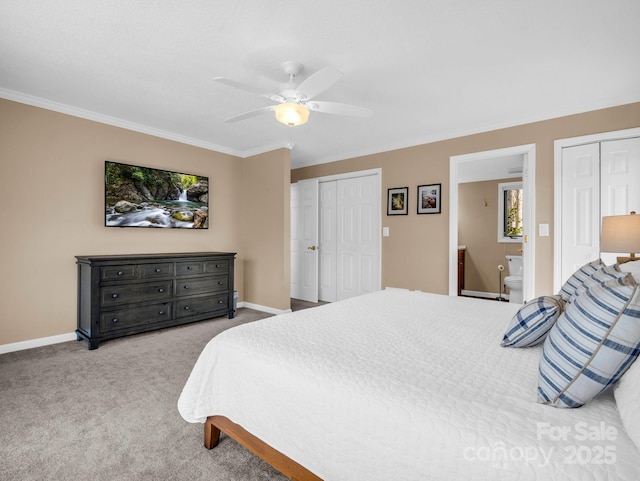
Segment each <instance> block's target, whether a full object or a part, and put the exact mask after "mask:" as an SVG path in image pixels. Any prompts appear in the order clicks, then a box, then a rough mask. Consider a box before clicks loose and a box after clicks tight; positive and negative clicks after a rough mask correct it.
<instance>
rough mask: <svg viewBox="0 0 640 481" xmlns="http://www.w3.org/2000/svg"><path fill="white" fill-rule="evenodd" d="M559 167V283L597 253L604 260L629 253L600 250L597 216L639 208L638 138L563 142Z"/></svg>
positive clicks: (613, 261) (638, 209)
mask: <svg viewBox="0 0 640 481" xmlns="http://www.w3.org/2000/svg"><path fill="white" fill-rule="evenodd" d="M561 172H562V197H561V198H562V219H563V221H562V228H561V242H562V244H561V251H562V253H561V269H562V270H561V278H560V283H563V282H565V281H566V280H567V279H568V278H569V276H570V275H571V274H572V273H573V272H574V271H575V270H576V269H577V268H579V267H580V266H582V265H584V264H585V263H587V262H589V261H592V260H594V259H597V258H598V257H601V258H602V260H603V262H604V263H605V264H607V265H609V264H614V263H615V262H616V256H619V255H628V253H605V252H602V253H601V252H600V224H601V221H600V219H601V218H602V217H603V216H608V215H625V214H628V213H629V212H631V211H632V210H635V211H636V212H640V138H638V137H636V138H629V139H622V140H611V141H604V142H594V143H590V144H585V145H578V146H574V147H566V148H564V149H563V151H562V166H561Z"/></svg>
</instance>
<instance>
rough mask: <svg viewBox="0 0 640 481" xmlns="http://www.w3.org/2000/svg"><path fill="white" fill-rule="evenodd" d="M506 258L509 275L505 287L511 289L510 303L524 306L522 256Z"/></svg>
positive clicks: (505, 279)
mask: <svg viewBox="0 0 640 481" xmlns="http://www.w3.org/2000/svg"><path fill="white" fill-rule="evenodd" d="M506 258H507V261H508V264H507V265H508V268H509V275H507V277H505V278H504V285H505V286H507V287H508V288H509V302H516V303H518V304H522V303H523V299H522V297H523V295H522V272H523V268H522V256H506Z"/></svg>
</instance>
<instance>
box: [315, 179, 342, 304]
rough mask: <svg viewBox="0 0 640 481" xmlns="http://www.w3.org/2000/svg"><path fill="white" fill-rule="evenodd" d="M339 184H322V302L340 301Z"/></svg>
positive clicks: (320, 248) (320, 267)
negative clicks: (338, 288)
mask: <svg viewBox="0 0 640 481" xmlns="http://www.w3.org/2000/svg"><path fill="white" fill-rule="evenodd" d="M337 188H338V182H337V181H335V180H334V181H332V182H321V183H320V243H319V244H318V247H319V250H320V254H319V256H320V260H319V269H320V279H319V282H320V294H319V296H320V300H321V301H327V302H335V301H337V300H338V290H337V287H336V282H337V279H338V260H337V258H338V233H337V231H338V213H337V211H338V197H337Z"/></svg>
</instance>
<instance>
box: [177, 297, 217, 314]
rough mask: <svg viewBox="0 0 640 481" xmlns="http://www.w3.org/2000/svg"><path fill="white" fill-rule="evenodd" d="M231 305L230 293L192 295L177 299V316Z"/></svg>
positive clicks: (215, 309)
mask: <svg viewBox="0 0 640 481" xmlns="http://www.w3.org/2000/svg"><path fill="white" fill-rule="evenodd" d="M228 307H229V296H228V294H220V295H218V296H207V297H192V298H190V299H181V300H179V301H176V318H178V319H179V318H181V317H187V316H195V315H197V314H206V313H207V312H214V311H219V310H221V309H227V308H228Z"/></svg>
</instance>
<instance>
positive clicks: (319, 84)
mask: <svg viewBox="0 0 640 481" xmlns="http://www.w3.org/2000/svg"><path fill="white" fill-rule="evenodd" d="M342 75H343V74H342V72H340V70H338V69H336V68H334V67H331V66H328V67H325V68H323V69H322V70H318V71H317V72H316V73H314V74H312V75H310V76H309V77H308V78H307V79H306V80H304V81H303V82H302V83H301V84H300V85H298V87H297V88H296V91H298V92H300V93H301V94H304V96H305V98H303V99H300V100H309V99H312V98H313V97H315V96H316V95H318V94H320V93H322V92H324V91H325V90H327V89H328V88H329V87H331V86H332V85H333V84H334V83H336V82H337V81H338V80H340V79H341V78H342Z"/></svg>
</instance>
